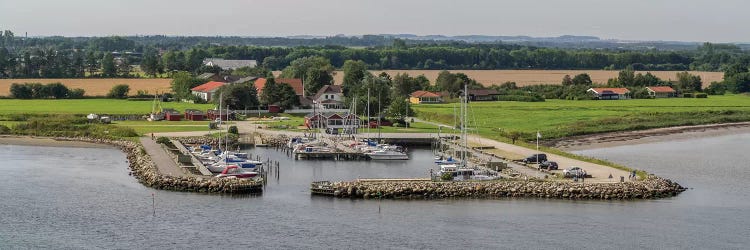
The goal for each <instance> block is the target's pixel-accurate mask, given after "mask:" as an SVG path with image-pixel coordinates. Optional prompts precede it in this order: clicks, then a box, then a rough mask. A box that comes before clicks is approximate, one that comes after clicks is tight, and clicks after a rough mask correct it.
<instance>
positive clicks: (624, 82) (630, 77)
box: [617, 69, 635, 87]
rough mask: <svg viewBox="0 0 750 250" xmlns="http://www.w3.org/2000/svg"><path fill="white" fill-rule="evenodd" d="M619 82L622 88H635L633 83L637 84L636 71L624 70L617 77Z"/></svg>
mask: <svg viewBox="0 0 750 250" xmlns="http://www.w3.org/2000/svg"><path fill="white" fill-rule="evenodd" d="M617 82H618V83H619V84H620V85H621V86H626V87H627V86H633V83H634V82H635V71H633V70H629V69H626V70H622V71H620V73H619V74H618V76H617Z"/></svg>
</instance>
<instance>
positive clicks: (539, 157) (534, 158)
mask: <svg viewBox="0 0 750 250" xmlns="http://www.w3.org/2000/svg"><path fill="white" fill-rule="evenodd" d="M522 161H523V163H540V162H545V161H547V155H546V154H533V155H530V156H529V157H526V158H524V159H523V160H522Z"/></svg>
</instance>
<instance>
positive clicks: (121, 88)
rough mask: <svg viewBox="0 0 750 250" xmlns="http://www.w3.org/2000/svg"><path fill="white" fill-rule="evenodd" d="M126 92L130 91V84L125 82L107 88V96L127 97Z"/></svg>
mask: <svg viewBox="0 0 750 250" xmlns="http://www.w3.org/2000/svg"><path fill="white" fill-rule="evenodd" d="M128 92H130V86H128V85H127V84H118V85H115V86H114V87H112V89H111V90H109V93H108V94H107V98H117V99H125V98H127V97H128Z"/></svg>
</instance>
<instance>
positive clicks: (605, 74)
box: [334, 70, 724, 87]
mask: <svg viewBox="0 0 750 250" xmlns="http://www.w3.org/2000/svg"><path fill="white" fill-rule="evenodd" d="M440 71H441V70H372V71H371V72H372V73H373V74H375V75H377V74H380V72H386V73H388V74H389V75H391V76H395V75H396V74H397V73H402V74H403V73H408V74H409V75H410V76H418V75H425V77H427V79H430V82H432V83H434V81H435V79H436V78H437V75H438V73H440ZM451 72H452V73H459V72H461V73H464V74H466V75H468V76H469V77H470V78H473V79H475V80H477V81H478V82H480V83H482V84H484V85H485V86H489V85H492V84H502V83H504V82H508V81H512V82H516V83H517V84H518V86H527V85H539V84H560V82H561V81H562V79H563V77H564V76H565V75H570V77H573V76H575V75H577V74H581V73H588V74H589V75H590V76H591V80H592V81H593V82H595V83H607V80H608V79H610V78H615V77H617V74H618V73H619V72H620V71H618V70H451ZM650 72H651V74H654V75H656V76H657V77H659V78H661V79H662V80H670V79H672V80H675V79H676V78H677V77H676V76H675V74H677V72H680V71H650ZM640 73H644V74H645V72H640ZM690 73H691V74H695V75H698V76H700V77H701V79H702V80H703V85H704V87H707V86H708V85H709V84H711V82H712V81H721V80H722V79H723V77H724V73H723V72H702V71H691V72H690ZM343 79H344V72H343V71H336V74H335V75H334V82H335V83H336V84H341V83H342V80H343Z"/></svg>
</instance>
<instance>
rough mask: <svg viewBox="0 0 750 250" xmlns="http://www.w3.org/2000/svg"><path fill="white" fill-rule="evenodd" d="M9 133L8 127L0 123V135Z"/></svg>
mask: <svg viewBox="0 0 750 250" xmlns="http://www.w3.org/2000/svg"><path fill="white" fill-rule="evenodd" d="M7 134H10V128H8V126H5V125H0V135H7Z"/></svg>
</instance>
